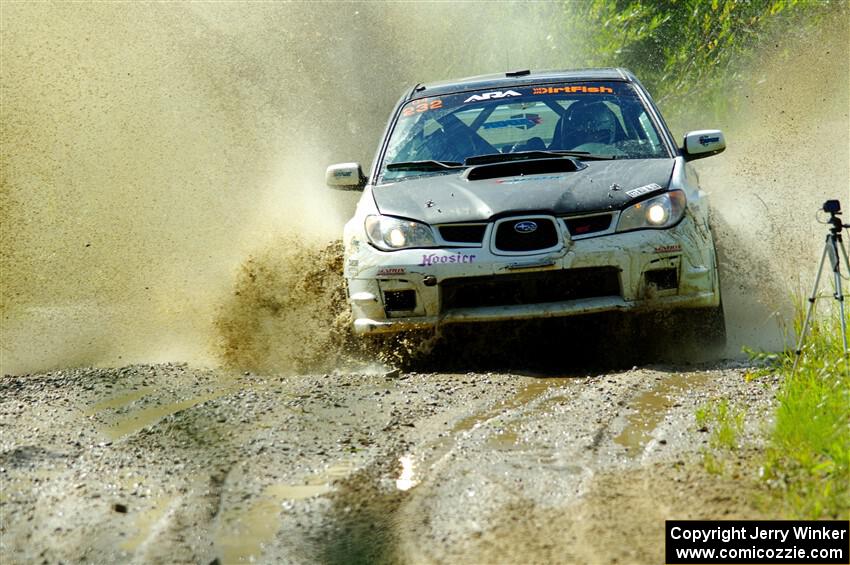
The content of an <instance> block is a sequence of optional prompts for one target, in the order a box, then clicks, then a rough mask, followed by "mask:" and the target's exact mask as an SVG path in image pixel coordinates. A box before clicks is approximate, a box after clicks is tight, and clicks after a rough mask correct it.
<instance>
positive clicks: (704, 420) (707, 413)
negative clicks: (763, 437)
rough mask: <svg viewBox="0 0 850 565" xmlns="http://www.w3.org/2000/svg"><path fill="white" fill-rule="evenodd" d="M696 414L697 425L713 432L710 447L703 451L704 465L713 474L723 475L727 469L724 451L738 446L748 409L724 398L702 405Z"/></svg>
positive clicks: (709, 440) (709, 441) (710, 437)
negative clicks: (734, 404)
mask: <svg viewBox="0 0 850 565" xmlns="http://www.w3.org/2000/svg"><path fill="white" fill-rule="evenodd" d="M695 416H696V423H697V427H698V428H700V429H707V430H709V431H710V432H711V435H710V436H709V439H708V445H709V449H704V450H703V451H702V462H703V466H704V467H705V469H706V471H708V472H709V473H711V474H713V475H722V474H723V473H724V471H725V469H726V466H725V464H724V456H723V452H724V451H733V450H735V449H737V448H738V438H739V437H740V436H741V433H743V431H744V417H745V416H746V411H745V410H743V409H738V408H736V407H734V406H732V405H730V404H729V400H728V399H726V398H723V399H721V400H720V401H716V400H715V401H712V402H711V403H708V404H705V405H703V406H701V407H700V408H698V409H697V411H696V414H695Z"/></svg>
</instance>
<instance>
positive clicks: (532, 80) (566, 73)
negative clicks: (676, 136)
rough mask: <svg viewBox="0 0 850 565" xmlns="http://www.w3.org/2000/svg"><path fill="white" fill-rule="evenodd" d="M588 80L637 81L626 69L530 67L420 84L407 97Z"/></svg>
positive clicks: (410, 98) (415, 97)
mask: <svg viewBox="0 0 850 565" xmlns="http://www.w3.org/2000/svg"><path fill="white" fill-rule="evenodd" d="M587 80H609V81H611V80H614V81H625V82H637V79H636V78H635V76H634V75H633V74H632V73H631V72H630V71H628V70H627V69H623V68H598V69H573V70H547V71H534V72H532V71H530V70H527V69H523V70H517V71H508V72H506V73H499V74H491V75H479V76H474V77H467V78H463V79H459V80H452V81H444V82H434V83H427V84H417V85H416V86H415V87H413V89H412V90H411V91H410V94H409V95H408V97H407V98H408V100H414V99H417V98H426V97H429V96H441V95H444V94H454V93H457V92H467V91H471V90H487V89H498V88H510V87H512V86H527V85H531V84H546V83H555V82H557V83H560V82H581V81H587Z"/></svg>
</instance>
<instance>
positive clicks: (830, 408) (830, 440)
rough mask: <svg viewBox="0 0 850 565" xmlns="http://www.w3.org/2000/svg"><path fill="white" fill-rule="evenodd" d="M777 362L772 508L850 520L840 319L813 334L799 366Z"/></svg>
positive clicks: (789, 357) (849, 396)
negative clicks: (795, 369) (794, 368)
mask: <svg viewBox="0 0 850 565" xmlns="http://www.w3.org/2000/svg"><path fill="white" fill-rule="evenodd" d="M793 365H794V354H793V352H791V353H786V354H785V355H783V356H781V357H780V358H779V359H778V362H777V364H776V366H774V368H773V371H774V372H776V373H778V374H779V375H780V376H781V377H783V382H782V385H781V387H780V390H779V393H778V395H777V400H778V407H777V410H776V414H775V422H774V425H773V428H772V430H771V431H770V436H769V444H768V448H767V450H766V461H765V463H764V476H765V478H766V479H767V481H768V484H769V485H770V486H771V487H773V488H772V489H771V490H772V491H773V492H774V493H775V497H774V499H773V501H772V505H773V506H774V508H775V510H776V511H777V512H778V513H779V514H781V515H783V516H789V517H795V518H809V519H816V518H845V519H846V518H850V372H848V365H847V361H846V360H845V358H844V354H843V345H842V338H841V330H840V323H839V317H838V315H837V314H836V315H834V316H832V317H831V318H828V319H824V320H823V321H821V322H820V323H818V324H815V325H814V327H813V328H812V329H811V331H810V332H809V335H808V337H807V339H806V344H805V346H804V348H803V352H802V356H801V359H800V364H799V367H798V368H797V371H796V372H793V371H792V367H793Z"/></svg>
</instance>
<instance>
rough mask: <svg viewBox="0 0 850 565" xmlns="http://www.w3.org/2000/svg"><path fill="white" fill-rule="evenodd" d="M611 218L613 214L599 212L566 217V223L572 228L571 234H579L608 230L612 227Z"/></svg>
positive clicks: (569, 228) (568, 227)
mask: <svg viewBox="0 0 850 565" xmlns="http://www.w3.org/2000/svg"><path fill="white" fill-rule="evenodd" d="M611 218H612V216H611V214H599V215H597V216H584V217H583V218H565V219H564V223H565V224H566V225H567V229H568V230H570V235H573V236H577V235H585V234H588V233H594V232H598V231H605V230H607V229H608V228H609V227H611Z"/></svg>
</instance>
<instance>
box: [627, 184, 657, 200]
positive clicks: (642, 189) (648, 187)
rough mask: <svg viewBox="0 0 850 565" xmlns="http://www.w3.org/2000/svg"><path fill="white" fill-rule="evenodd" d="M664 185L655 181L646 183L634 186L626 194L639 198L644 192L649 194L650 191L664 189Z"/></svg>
mask: <svg viewBox="0 0 850 565" xmlns="http://www.w3.org/2000/svg"><path fill="white" fill-rule="evenodd" d="M662 189H663V188H662V186H661V185H659V184H655V183H654V182H653V183H651V184H646V185H644V186H639V187H637V188H633V189H631V190H627V191H626V194H628V195H629V197H630V198H637V197H638V196H642V195H644V194H649V193H650V192H655V191H656V190H662Z"/></svg>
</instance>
